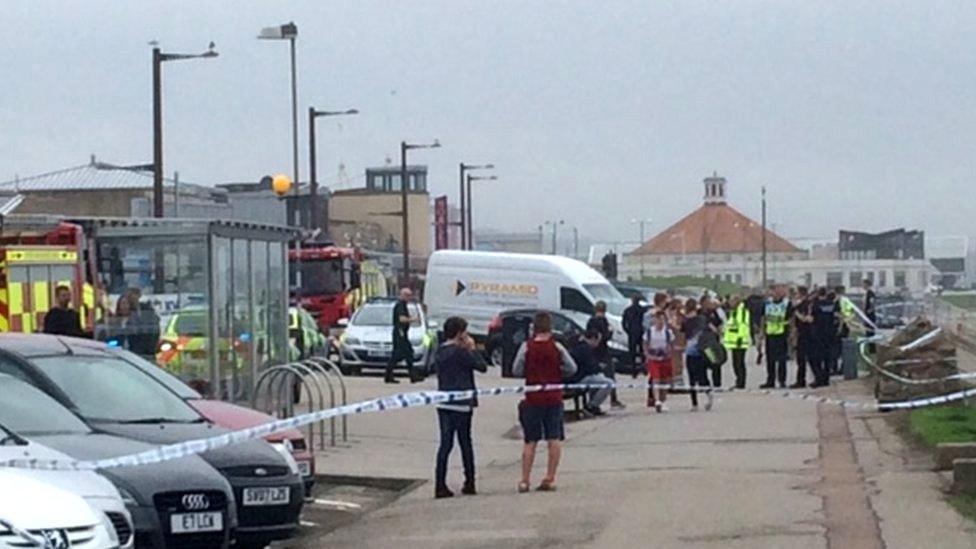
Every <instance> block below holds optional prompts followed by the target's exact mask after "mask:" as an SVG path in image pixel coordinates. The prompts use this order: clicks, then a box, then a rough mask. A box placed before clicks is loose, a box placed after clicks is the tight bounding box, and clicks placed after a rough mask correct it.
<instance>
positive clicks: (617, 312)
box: [583, 284, 628, 316]
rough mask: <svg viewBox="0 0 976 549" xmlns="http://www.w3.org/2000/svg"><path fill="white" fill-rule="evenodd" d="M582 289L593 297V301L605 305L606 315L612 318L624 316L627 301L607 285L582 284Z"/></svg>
mask: <svg viewBox="0 0 976 549" xmlns="http://www.w3.org/2000/svg"><path fill="white" fill-rule="evenodd" d="M583 289H585V290H586V292H587V293H589V294H590V296H591V297H593V301H604V302H605V303H606V304H607V313H609V314H612V315H614V316H621V315H623V314H624V309H625V308H627V305H628V303H627V299H626V298H625V297H624V296H623V294H621V293H620V292H619V291H617V289H616V288H614V287H613V286H611V285H609V284H583Z"/></svg>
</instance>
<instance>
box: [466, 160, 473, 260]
mask: <svg viewBox="0 0 976 549" xmlns="http://www.w3.org/2000/svg"><path fill="white" fill-rule="evenodd" d="M467 192H468V213H467V216H468V217H467V221H466V227H467V230H468V249H469V250H473V249H474V221H473V220H472V215H473V214H472V213H471V206H472V204H473V203H474V198H473V197H472V196H471V174H468V176H467Z"/></svg>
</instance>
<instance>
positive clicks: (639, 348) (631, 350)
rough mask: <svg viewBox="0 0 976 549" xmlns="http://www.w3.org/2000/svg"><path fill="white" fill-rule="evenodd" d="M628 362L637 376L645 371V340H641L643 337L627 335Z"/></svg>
mask: <svg viewBox="0 0 976 549" xmlns="http://www.w3.org/2000/svg"><path fill="white" fill-rule="evenodd" d="M627 360H628V361H629V363H630V367H631V368H633V370H632V372H633V373H634V374H635V375H636V374H637V373H639V372H641V371H642V370H643V366H644V340H643V339H641V336H634V335H633V334H628V335H627Z"/></svg>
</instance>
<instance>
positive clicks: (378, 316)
mask: <svg viewBox="0 0 976 549" xmlns="http://www.w3.org/2000/svg"><path fill="white" fill-rule="evenodd" d="M393 305H394V304H393V303H384V304H374V305H366V306H364V307H362V308H360V309H359V310H358V311H357V312H356V314H355V315H354V316H353V317H352V322H351V323H352V324H354V325H356V326H393ZM408 310H409V311H410V316H412V317H414V318H420V307H418V306H417V304H416V303H411V304H410V305H409V307H408ZM412 325H413V326H420V322H419V321H415V322H414V323H413V324H412Z"/></svg>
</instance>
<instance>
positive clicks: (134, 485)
mask: <svg viewBox="0 0 976 549" xmlns="http://www.w3.org/2000/svg"><path fill="white" fill-rule="evenodd" d="M5 361H6V359H5V358H3V357H0V362H5ZM0 395H3V398H0V424H3V425H4V426H5V427H7V428H9V429H10V430H11V431H14V432H16V433H17V434H18V435H21V436H23V437H25V438H28V439H30V440H33V441H35V442H38V443H40V444H43V445H45V446H48V447H50V448H53V449H55V450H57V451H59V452H62V453H64V454H67V455H69V456H71V457H72V458H74V459H78V460H97V459H103V458H112V457H118V456H124V455H130V454H137V453H139V452H144V451H147V450H151V449H152V448H153V447H154V446H153V445H151V444H147V443H145V442H138V441H135V440H129V439H125V438H121V437H116V436H112V435H106V434H98V433H96V432H94V431H93V430H92V428H91V427H90V426H89V425H87V424H86V423H85V422H84V421H82V420H81V419H80V418H79V417H78V416H76V415H74V414H73V413H71V411H70V410H68V409H67V408H65V407H64V406H62V405H61V404H60V403H59V402H57V401H56V400H54V399H53V398H51V397H50V396H48V395H47V394H45V393H44V392H42V391H41V390H40V389H38V388H37V387H34V386H33V385H30V384H28V383H26V382H24V381H22V380H20V379H17V378H15V377H13V376H9V375H6V374H0ZM98 472H99V474H101V475H102V476H104V477H105V478H107V479H108V480H109V481H111V482H112V484H114V485H115V487H116V488H117V489H118V490H119V493H120V494H121V495H122V500H123V502H124V503H125V506H126V508H127V509H128V510H129V512H130V513H132V525H133V529H134V530H135V532H134V533H128V532H119V531H118V530H117V532H116V533H117V535H118V536H119V538H120V540H122V539H123V538H125V537H128V536H132V535H134V536H135V547H137V548H138V549H143V548H152V549H163V548H166V547H215V548H221V547H227V546H228V544H229V543H230V532H232V531H233V530H234V528H235V527H236V524H237V518H236V509H235V507H234V505H233V498H234V494H233V491H232V490H231V486H230V484H229V483H228V482H227V479H225V478H224V477H223V476H222V475H221V474H220V473H218V472H217V471H215V470H214V469H213V467H211V466H210V465H208V464H207V463H206V462H205V461H203V460H202V459H200V458H199V457H197V456H189V457H184V458H179V459H174V460H170V461H165V462H162V463H157V464H154V465H146V466H139V467H118V468H113V469H105V470H101V471H98Z"/></svg>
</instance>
